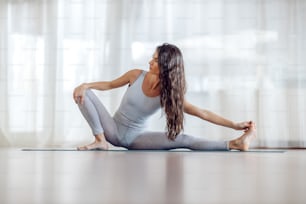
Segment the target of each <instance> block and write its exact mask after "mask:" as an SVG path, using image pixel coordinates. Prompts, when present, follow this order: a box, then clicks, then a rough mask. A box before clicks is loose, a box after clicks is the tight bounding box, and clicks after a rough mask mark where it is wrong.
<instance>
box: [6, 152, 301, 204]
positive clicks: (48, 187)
mask: <svg viewBox="0 0 306 204" xmlns="http://www.w3.org/2000/svg"><path fill="white" fill-rule="evenodd" d="M305 189H306V151H305V150H299V151H292V150H287V151H286V152H285V153H279V152H278V153H262V152H249V153H241V152H239V153H238V152H152V151H151V152H150V151H139V152H137V151H132V152H128V151H109V152H104V151H96V152H95V151H88V152H78V151H36V152H35V151H26V152H25V151H21V150H20V149H0V203H1V204H6V203H12V204H17V203H20V204H26V203H31V204H34V203H37V204H45V203H56V204H60V203H71V204H78V203H80V204H88V203H107V204H112V203H124V204H129V203H132V204H137V203H141V204H144V203H154V204H158V203H167V204H168V203H174V204H180V203H188V204H192V203H235V204H237V203H244V204H250V203H254V204H255V203H256V204H259V203H267V204H273V203H275V204H276V203H277V204H281V203H288V204H294V203H305V202H306V190H305Z"/></svg>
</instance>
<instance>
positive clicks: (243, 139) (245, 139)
mask: <svg viewBox="0 0 306 204" xmlns="http://www.w3.org/2000/svg"><path fill="white" fill-rule="evenodd" d="M255 137H256V128H255V125H252V126H251V127H250V128H249V129H248V130H247V131H245V133H244V134H243V135H242V136H240V137H239V138H237V139H234V140H232V141H230V144H229V147H230V149H236V150H241V151H247V150H248V149H249V145H250V142H251V141H252V140H253V139H254V138H255Z"/></svg>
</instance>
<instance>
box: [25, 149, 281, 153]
mask: <svg viewBox="0 0 306 204" xmlns="http://www.w3.org/2000/svg"><path fill="white" fill-rule="evenodd" d="M21 151H78V152H92V151H101V152H224V153H225V152H228V153H284V152H286V151H285V150H275V149H269V150H268V149H250V150H248V151H237V150H231V151H226V150H224V151H222V150H205V151H204V150H203V151H201V150H188V149H173V150H126V149H109V150H83V151H79V150H77V149H76V148H22V149H21Z"/></svg>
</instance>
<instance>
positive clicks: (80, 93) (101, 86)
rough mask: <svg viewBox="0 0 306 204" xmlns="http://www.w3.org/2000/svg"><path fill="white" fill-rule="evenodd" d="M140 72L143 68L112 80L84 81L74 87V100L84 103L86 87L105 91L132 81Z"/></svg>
mask: <svg viewBox="0 0 306 204" xmlns="http://www.w3.org/2000/svg"><path fill="white" fill-rule="evenodd" d="M140 73H141V70H139V69H133V70H130V71H128V72H126V73H125V74H123V75H122V76H120V77H119V78H117V79H114V80H112V81H100V82H91V83H83V84H81V85H79V86H77V87H76V88H75V89H74V91H73V98H74V101H75V102H76V103H81V104H82V103H83V101H84V93H85V90H86V89H96V90H101V91H104V90H109V89H114V88H118V87H121V86H124V85H126V84H130V83H132V82H133V81H134V80H135V79H136V78H137V76H138V75H139V74H140Z"/></svg>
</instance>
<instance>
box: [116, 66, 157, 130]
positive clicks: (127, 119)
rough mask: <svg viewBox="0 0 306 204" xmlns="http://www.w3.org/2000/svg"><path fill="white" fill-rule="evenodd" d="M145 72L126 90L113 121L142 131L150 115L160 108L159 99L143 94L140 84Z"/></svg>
mask: <svg viewBox="0 0 306 204" xmlns="http://www.w3.org/2000/svg"><path fill="white" fill-rule="evenodd" d="M146 73H147V72H146V71H142V73H141V74H140V75H139V76H138V78H137V79H136V80H135V81H134V83H133V84H132V85H130V86H129V87H128V88H127V91H126V92H125V94H124V96H123V98H122V101H121V104H120V106H119V109H118V110H117V112H116V113H115V115H114V119H115V120H116V121H117V122H119V123H121V124H122V125H124V126H127V127H130V128H135V129H143V128H144V127H145V122H146V120H147V119H148V117H149V116H150V115H152V114H153V113H155V112H156V111H157V110H158V109H159V108H160V97H159V96H156V97H149V96H146V95H145V94H144V93H143V90H142V83H143V80H144V77H145V75H146Z"/></svg>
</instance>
